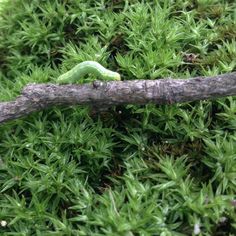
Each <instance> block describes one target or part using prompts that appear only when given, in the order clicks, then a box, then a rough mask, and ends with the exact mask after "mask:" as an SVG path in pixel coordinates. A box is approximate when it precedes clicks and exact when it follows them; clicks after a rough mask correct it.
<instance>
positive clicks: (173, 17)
mask: <svg viewBox="0 0 236 236" xmlns="http://www.w3.org/2000/svg"><path fill="white" fill-rule="evenodd" d="M1 4H2V6H1V10H0V100H1V101H6V100H10V99H12V98H13V97H15V96H16V95H17V94H19V92H20V90H21V88H22V87H23V86H24V85H25V84H27V83H30V82H37V83H41V82H54V81H55V78H57V77H58V76H59V75H60V74H62V73H64V72H65V71H67V70H68V69H70V68H72V67H73V66H74V65H75V64H77V63H79V62H81V61H84V60H96V61H98V62H100V63H101V64H103V65H104V66H106V67H108V68H109V69H112V70H114V71H118V72H119V73H121V75H122V78H123V79H124V80H132V79H137V78H138V79H157V78H163V77H170V76H171V77H173V78H177V77H181V78H189V77H194V76H197V75H204V76H208V75H215V74H221V73H226V72H231V71H234V70H235V69H236V4H235V1H219V0H218V1H216V0H196V1H194V0H192V1H187V0H185V1H182V0H178V1H170V0H169V1H165V0H161V1H155V0H152V1H138V0H130V1H124V0H118V1H111V0H110V1H103V0H86V1H78V0H71V1H68V0H67V1H65V0H40V1H39V0H33V1H32V0H23V1H22V0H14V1H13V0H11V1H10V0H6V1H4V2H3V3H1ZM0 190H1V195H0V223H1V224H0V234H1V235H114V236H116V235H117V236H120V235H121V236H122V235H124V236H132V235H133V236H134V235H143V236H146V235H161V236H169V235H236V209H235V208H236V196H235V193H236V99H235V98H234V97H228V98H221V99H217V100H214V101H200V102H194V103H185V104H177V105H171V106H164V105H162V106H160V105H152V104H148V105H145V106H134V105H129V106H123V107H115V108H112V109H110V110H108V111H105V112H102V113H100V114H97V113H94V112H93V111H92V110H91V109H90V108H87V107H80V106H75V107H69V108H65V107H64V108H63V107H57V108H53V109H48V110H46V111H42V112H38V113H35V114H32V115H30V116H28V117H25V118H22V119H18V120H15V121H12V122H8V123H6V124H2V125H1V126H0ZM5 223H7V225H5Z"/></svg>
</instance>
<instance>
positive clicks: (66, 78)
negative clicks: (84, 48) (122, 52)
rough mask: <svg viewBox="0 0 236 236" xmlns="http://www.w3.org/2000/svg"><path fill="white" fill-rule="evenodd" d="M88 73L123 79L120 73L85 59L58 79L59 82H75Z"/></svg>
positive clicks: (108, 78)
mask: <svg viewBox="0 0 236 236" xmlns="http://www.w3.org/2000/svg"><path fill="white" fill-rule="evenodd" d="M86 74H93V75H96V76H98V77H99V78H100V79H102V80H121V79H120V74H119V73H117V72H113V71H111V70H108V69H106V68H105V67H103V66H102V65H100V64H99V63H98V62H95V61H84V62H81V63H80V64H78V65H76V66H75V67H73V68H72V69H71V70H69V71H68V72H66V73H65V74H62V75H61V76H59V77H58V80H57V81H58V82H59V83H73V82H75V81H76V80H79V79H81V78H83V76H84V75H86Z"/></svg>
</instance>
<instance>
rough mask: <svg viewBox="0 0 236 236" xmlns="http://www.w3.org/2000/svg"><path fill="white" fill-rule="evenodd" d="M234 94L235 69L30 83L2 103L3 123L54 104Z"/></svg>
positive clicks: (172, 100) (103, 103)
mask: <svg viewBox="0 0 236 236" xmlns="http://www.w3.org/2000/svg"><path fill="white" fill-rule="evenodd" d="M231 95H236V72H233V73H229V74H223V75H217V76H213V77H195V78H191V79H159V80H131V81H111V82H101V81H94V83H92V84H83V85H75V84H67V85H55V84H29V85H27V86H26V87H25V88H24V89H23V91H22V93H21V95H20V96H19V97H17V98H16V100H14V101H10V102H1V103H0V123H3V122H5V121H8V120H12V119H16V118H19V117H22V116H24V115H27V114H30V113H31V112H35V111H40V110H43V109H45V108H48V107H51V106H54V105H74V104H82V105H83V104H84V105H93V106H97V107H100V106H101V107H102V106H112V105H122V104H147V103H156V104H173V103H179V102H190V101H196V100H204V99H215V98H217V97H224V96H231Z"/></svg>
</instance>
